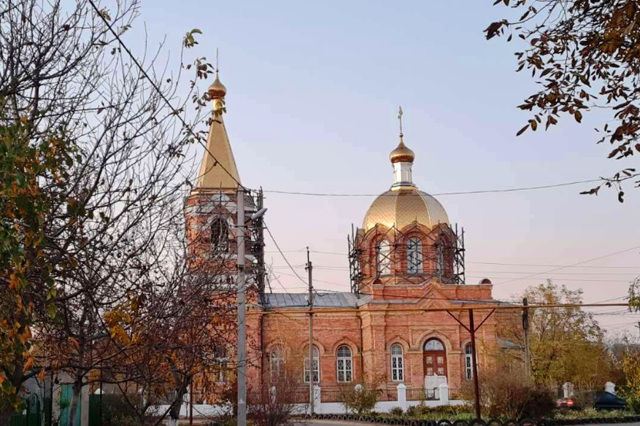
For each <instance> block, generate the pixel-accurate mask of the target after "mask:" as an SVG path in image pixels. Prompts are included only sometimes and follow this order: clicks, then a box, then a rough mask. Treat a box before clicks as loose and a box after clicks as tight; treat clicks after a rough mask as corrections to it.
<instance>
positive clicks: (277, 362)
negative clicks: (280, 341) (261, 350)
mask: <svg viewBox="0 0 640 426" xmlns="http://www.w3.org/2000/svg"><path fill="white" fill-rule="evenodd" d="M283 365H284V358H283V357H282V349H281V348H280V347H279V346H275V347H274V348H273V349H271V352H270V353H269V367H270V371H269V373H270V375H271V381H274V380H276V379H277V378H278V377H280V374H281V373H282V367H283Z"/></svg>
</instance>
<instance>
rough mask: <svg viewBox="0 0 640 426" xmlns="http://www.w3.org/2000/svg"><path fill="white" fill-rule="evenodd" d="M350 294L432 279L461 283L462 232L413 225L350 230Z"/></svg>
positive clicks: (450, 228)
mask: <svg viewBox="0 0 640 426" xmlns="http://www.w3.org/2000/svg"><path fill="white" fill-rule="evenodd" d="M347 240H348V245H349V272H350V281H351V292H352V293H354V294H356V295H359V293H360V290H361V289H362V287H363V286H367V285H370V284H388V283H392V284H420V283H422V282H425V281H428V280H430V279H433V278H436V279H438V280H439V281H440V282H441V283H443V284H454V285H461V284H464V283H465V266H464V253H465V249H464V229H463V228H460V229H458V226H457V225H455V226H454V227H453V228H452V227H450V226H449V225H447V224H440V225H437V226H435V227H433V228H431V229H430V228H427V227H425V226H423V225H420V224H418V223H416V222H414V224H413V225H410V226H408V227H405V228H403V229H402V230H399V229H397V228H396V227H395V226H393V227H391V228H388V227H386V226H383V225H379V224H378V225H376V226H375V227H374V228H372V229H370V230H368V231H366V232H365V231H364V230H363V229H356V228H354V227H353V226H352V230H351V235H350V236H348V237H347Z"/></svg>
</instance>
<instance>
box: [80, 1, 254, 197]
mask: <svg viewBox="0 0 640 426" xmlns="http://www.w3.org/2000/svg"><path fill="white" fill-rule="evenodd" d="M89 4H90V5H91V7H93V9H94V10H95V12H96V14H97V15H98V16H99V17H100V19H101V20H102V22H104V24H105V25H106V26H107V28H108V29H109V31H110V32H111V34H113V36H114V37H115V38H116V40H118V43H120V46H121V47H122V48H123V49H124V51H125V52H127V55H128V56H129V58H130V59H131V60H132V61H133V63H134V64H135V65H136V67H137V68H138V70H139V71H140V72H141V73H142V75H143V76H144V77H145V78H146V79H147V81H149V83H150V84H151V87H153V89H154V90H155V91H156V92H157V93H158V95H160V97H161V98H162V100H163V101H164V103H165V104H167V106H168V107H169V108H170V109H171V111H174V112H177V111H178V110H176V109H175V108H174V107H173V105H171V102H170V101H169V99H167V97H166V96H165V94H164V93H163V92H162V91H161V90H160V87H158V85H157V84H156V82H155V81H153V80H152V79H151V77H150V76H149V74H148V73H147V71H146V70H145V69H144V68H143V67H142V64H140V62H138V59H136V57H135V56H134V55H133V52H131V50H130V49H129V48H128V47H127V45H126V44H125V43H124V41H122V39H121V38H120V35H119V34H118V33H117V32H116V31H115V30H114V29H113V27H112V26H111V24H110V23H109V21H108V20H107V18H106V17H105V14H104V13H102V12H101V11H100V10H99V9H98V6H96V4H95V3H94V1H93V0H89ZM175 116H176V117H177V118H178V120H180V122H181V123H182V125H183V127H184V129H186V130H187V131H188V132H189V133H190V134H191V135H192V136H193V137H194V139H195V140H197V141H198V142H199V143H200V145H202V146H203V147H204V149H205V151H206V152H207V153H208V154H209V155H210V156H211V158H213V159H214V160H215V164H217V165H218V166H220V168H221V169H222V170H223V171H224V172H225V173H226V174H228V175H229V177H231V179H233V181H234V182H235V183H237V184H238V186H239V187H241V188H243V189H245V190H248V189H249V188H246V187H244V186H242V184H241V183H240V182H238V180H237V179H236V178H235V177H234V176H233V174H231V173H230V172H229V170H227V169H226V168H225V167H224V166H223V165H222V163H220V161H218V159H217V158H216V156H215V155H213V153H212V152H211V151H209V149H208V148H207V146H206V144H204V143H202V141H201V140H200V137H199V136H198V135H196V134H195V132H194V131H193V130H192V129H191V127H190V126H189V124H187V122H186V121H185V120H184V119H183V118H182V117H180V115H178V114H175ZM207 172H208V170H206V171H205V172H204V173H205V174H206V173H207Z"/></svg>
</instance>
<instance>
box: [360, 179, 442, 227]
mask: <svg viewBox="0 0 640 426" xmlns="http://www.w3.org/2000/svg"><path fill="white" fill-rule="evenodd" d="M414 221H417V222H418V223H419V224H420V225H424V226H426V227H428V228H430V229H431V228H433V227H434V226H437V225H438V224H439V223H443V224H447V225H448V224H449V218H448V217H447V212H446V211H445V210H444V207H442V204H440V202H439V201H438V200H436V199H435V198H434V197H432V196H431V195H429V194H427V193H426V192H422V191H420V190H418V189H417V188H415V187H412V186H402V187H398V188H395V189H391V190H389V191H387V192H385V193H383V194H381V195H379V196H378V198H376V199H375V201H374V202H373V204H371V207H369V210H368V211H367V214H366V215H365V217H364V221H363V223H362V228H363V229H364V231H365V232H366V231H368V230H370V229H371V228H374V227H375V226H376V224H378V223H379V224H381V225H384V226H386V227H389V228H391V227H392V226H394V225H395V227H396V228H397V229H399V230H402V228H404V227H405V226H407V225H410V224H412V223H413V222H414Z"/></svg>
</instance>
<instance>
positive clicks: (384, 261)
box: [378, 240, 391, 275]
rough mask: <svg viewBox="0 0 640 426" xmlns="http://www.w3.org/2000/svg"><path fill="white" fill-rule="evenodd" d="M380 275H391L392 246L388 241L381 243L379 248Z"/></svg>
mask: <svg viewBox="0 0 640 426" xmlns="http://www.w3.org/2000/svg"><path fill="white" fill-rule="evenodd" d="M378 274H380V275H390V274H391V246H390V245H389V241H387V240H382V241H380V246H379V248H378Z"/></svg>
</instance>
